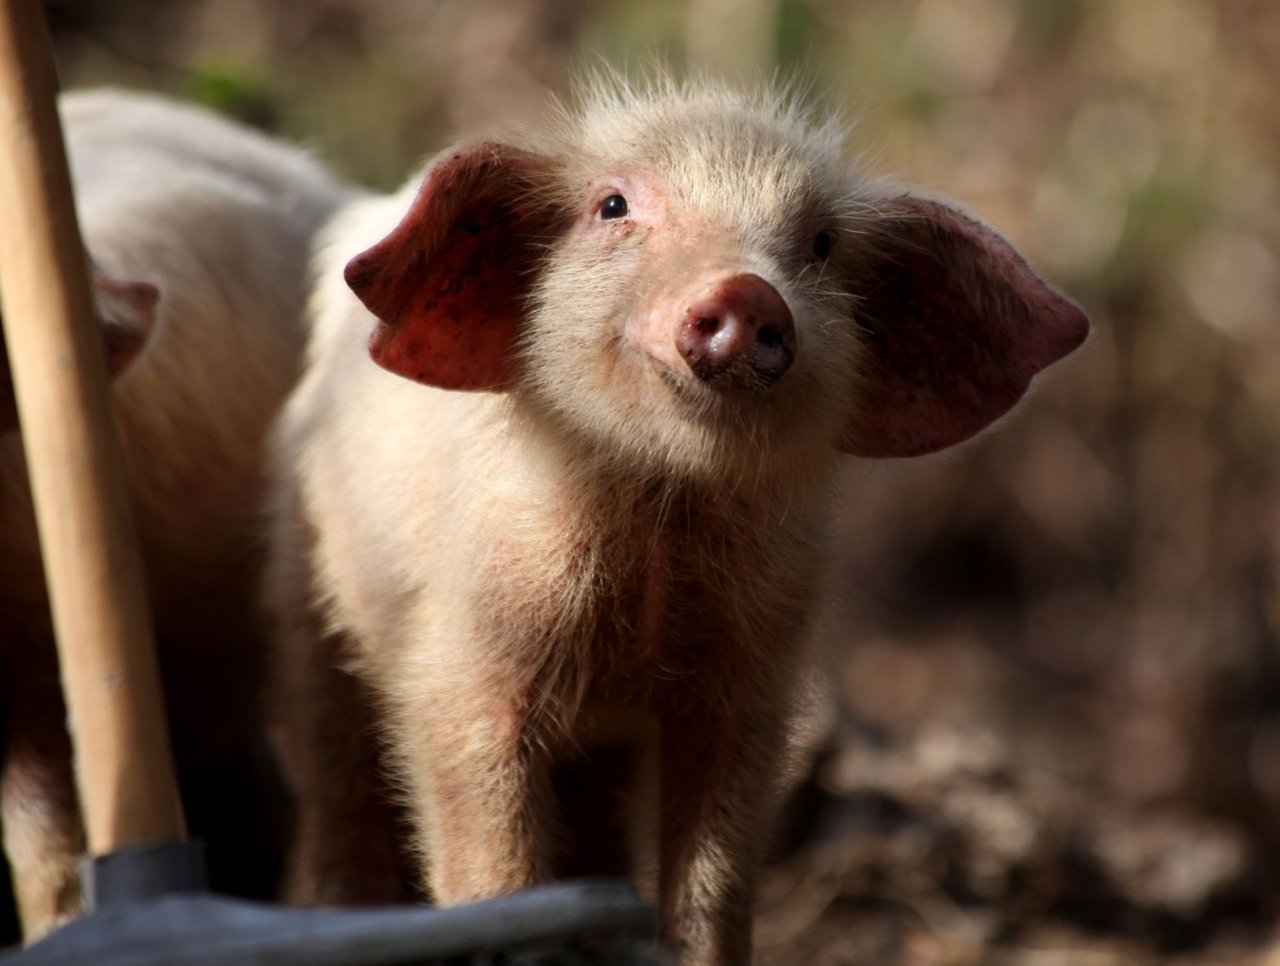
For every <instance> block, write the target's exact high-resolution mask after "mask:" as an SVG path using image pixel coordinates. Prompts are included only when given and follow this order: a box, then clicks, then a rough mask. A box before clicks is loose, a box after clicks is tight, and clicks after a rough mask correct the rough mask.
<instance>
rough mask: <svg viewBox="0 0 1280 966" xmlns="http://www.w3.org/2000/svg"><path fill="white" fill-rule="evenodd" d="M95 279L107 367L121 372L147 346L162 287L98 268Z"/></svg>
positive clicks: (94, 273)
mask: <svg viewBox="0 0 1280 966" xmlns="http://www.w3.org/2000/svg"><path fill="white" fill-rule="evenodd" d="M91 281H92V283H93V299H94V308H95V309H96V311H97V315H98V325H99V328H100V329H101V331H102V344H103V346H104V347H105V349H106V355H107V369H108V371H109V372H111V374H112V375H117V374H119V373H120V372H122V371H123V370H124V369H125V368H127V367H128V366H129V364H130V363H131V362H133V360H134V359H136V358H137V357H138V355H139V353H141V352H142V348H143V346H145V345H146V342H147V338H148V336H149V335H150V333H151V328H152V326H153V325H154V324H155V318H156V305H157V303H158V302H159V301H160V290H159V289H157V288H156V287H155V286H154V285H152V284H151V283H150V282H136V281H121V280H119V279H114V278H110V277H108V276H106V275H102V274H99V273H98V272H96V271H95V272H93V273H92V274H91Z"/></svg>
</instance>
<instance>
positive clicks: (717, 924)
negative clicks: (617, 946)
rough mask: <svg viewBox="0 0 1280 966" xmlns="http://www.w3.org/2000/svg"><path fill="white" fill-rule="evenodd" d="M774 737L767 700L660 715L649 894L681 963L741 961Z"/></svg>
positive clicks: (732, 965) (730, 965) (775, 750)
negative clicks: (656, 827)
mask: <svg viewBox="0 0 1280 966" xmlns="http://www.w3.org/2000/svg"><path fill="white" fill-rule="evenodd" d="M782 734H783V716H782V714H781V712H780V710H779V709H778V708H776V707H758V708H755V709H747V708H738V709H736V710H735V711H734V712H731V713H729V714H726V715H723V716H717V717H714V718H713V717H711V715H710V712H705V713H703V714H698V713H695V712H685V713H683V714H674V715H669V716H667V717H665V718H664V719H663V722H662V739H661V756H662V766H661V775H662V779H661V793H660V794H661V820H660V821H661V827H660V836H661V839H660V847H659V850H660V856H659V861H660V870H659V887H658V891H659V902H660V905H661V912H662V916H661V918H662V931H663V936H662V938H663V944H664V946H666V947H667V949H668V950H670V951H671V952H672V953H674V954H676V955H677V956H678V957H679V959H678V961H679V963H680V964H681V966H744V964H746V963H748V962H750V960H751V911H752V903H753V898H754V878H755V872H756V866H757V864H758V862H759V858H760V852H761V849H762V847H763V843H764V839H765V836H766V835H767V833H768V830H769V828H770V827H771V825H772V819H773V811H774V799H775V797H776V796H775V791H774V786H775V784H776V780H775V779H776V771H777V762H778V760H779V756H780V749H781V745H782Z"/></svg>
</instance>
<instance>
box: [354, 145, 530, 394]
mask: <svg viewBox="0 0 1280 966" xmlns="http://www.w3.org/2000/svg"><path fill="white" fill-rule="evenodd" d="M545 170H546V164H545V162H544V161H543V159H541V158H540V157H538V156H537V155H534V154H530V153H528V152H525V151H520V150H518V149H516V148H512V147H508V146H506V145H501V144H477V145H472V146H469V147H464V148H462V149H460V150H458V151H457V152H455V153H453V154H451V155H449V156H447V157H445V158H444V159H443V160H441V161H439V162H437V163H436V164H435V165H433V166H432V168H431V170H430V171H429V172H428V173H427V177H426V181H425V182H424V183H423V185H422V187H421V188H420V189H419V191H418V194H417V197H416V198H415V199H414V201H413V205H412V206H411V207H410V209H409V212H408V214H406V215H405V216H404V219H403V220H402V221H401V222H400V224H399V225H397V226H396V228H395V230H394V231H393V232H392V233H391V234H390V235H388V236H387V237H386V238H384V239H383V240H382V241H380V242H379V243H378V244H376V245H374V246H373V247H372V248H370V249H369V250H368V251H366V252H364V253H363V254H361V255H357V256H356V257H355V258H353V259H352V260H351V261H350V262H349V263H348V264H347V268H346V272H345V277H346V280H347V284H348V285H350V286H351V289H352V290H353V291H354V292H355V293H356V295H357V296H358V297H359V298H360V301H361V302H363V303H364V304H365V306H366V307H367V308H368V309H369V311H371V312H372V313H373V314H374V315H376V316H377V317H378V319H379V325H378V327H377V329H376V330H375V331H374V333H373V336H372V338H371V339H370V340H369V354H370V355H371V356H372V357H373V360H374V361H375V362H377V363H378V365H380V366H382V367H383V368H384V369H388V370H390V371H391V372H394V373H396V374H397V375H401V376H404V377H405V378H406V379H413V380H415V381H417V382H421V383H425V384H427V385H429V386H438V387H440V388H442V389H487V390H498V389H505V388H508V387H509V386H511V385H512V383H513V382H514V381H515V369H514V359H513V356H514V349H515V345H516V341H517V338H518V335H519V332H520V328H521V321H522V319H523V317H524V313H525V303H526V300H527V298H528V295H529V285H530V281H531V275H532V269H533V266H534V263H535V259H536V254H537V250H538V249H537V244H536V240H537V238H538V237H539V236H540V234H542V233H545V231H546V230H547V222H546V218H545V207H544V206H543V205H542V204H540V203H539V202H538V201H537V200H536V198H537V188H538V185H539V183H540V182H541V181H542V179H543V177H545Z"/></svg>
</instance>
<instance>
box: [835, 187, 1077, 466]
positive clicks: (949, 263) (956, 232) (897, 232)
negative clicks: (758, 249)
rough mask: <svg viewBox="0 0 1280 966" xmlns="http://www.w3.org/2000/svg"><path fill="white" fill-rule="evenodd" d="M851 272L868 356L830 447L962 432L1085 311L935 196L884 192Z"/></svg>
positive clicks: (998, 408) (867, 450)
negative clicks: (865, 252)
mask: <svg viewBox="0 0 1280 966" xmlns="http://www.w3.org/2000/svg"><path fill="white" fill-rule="evenodd" d="M880 211H881V218H882V219H883V220H882V221H880V222H879V223H878V224H877V226H876V229H875V230H874V232H873V236H872V237H873V238H874V242H873V243H872V254H871V255H870V256H869V257H868V258H867V259H864V260H862V264H860V265H859V266H858V268H857V276H856V278H854V279H852V280H851V288H852V293H853V295H854V296H855V298H856V299H857V301H856V303H855V305H854V316H855V319H856V321H857V322H858V323H859V324H860V325H861V326H862V327H863V329H864V330H865V331H866V334H867V343H868V349H869V351H868V358H867V360H866V362H865V364H864V365H863V366H861V367H859V370H860V371H859V378H860V384H859V385H858V386H857V387H856V388H855V391H856V392H857V394H858V397H859V402H860V406H859V408H858V417H857V419H856V421H855V422H854V424H853V425H850V426H849V427H847V428H846V432H845V435H844V438H843V439H842V440H841V448H842V449H844V450H846V451H847V452H850V453H854V454H857V455H859V456H875V457H886V456H918V455H921V454H924V453H931V452H934V451H936V450H940V449H945V448H946V447H948V446H951V445H954V444H955V443H959V442H962V441H963V440H966V439H968V438H969V437H971V436H973V435H974V434H975V433H977V432H979V431H980V430H982V429H983V428H984V427H986V426H988V425H989V424H990V423H992V422H993V421H994V420H996V419H998V418H1000V417H1001V416H1003V415H1004V414H1005V413H1007V412H1008V411H1009V410H1010V409H1012V408H1013V406H1014V404H1015V403H1017V401H1018V400H1019V399H1021V398H1022V396H1023V394H1024V393H1025V392H1026V391H1027V388H1028V386H1030V384H1031V380H1032V378H1033V377H1034V376H1035V375H1036V373H1038V372H1040V370H1042V369H1044V368H1045V367H1047V366H1049V365H1051V364H1052V363H1054V362H1056V361H1057V360H1058V359H1061V358H1062V357H1063V356H1065V355H1067V354H1068V353H1069V352H1071V351H1072V350H1073V349H1075V348H1076V347H1077V346H1079V345H1080V344H1081V343H1082V342H1083V341H1084V340H1085V337H1086V336H1087V335H1088V334H1089V321H1088V319H1086V318H1085V316H1084V313H1083V312H1081V311H1080V309H1079V308H1078V307H1076V305H1074V304H1073V303H1072V302H1071V301H1069V300H1068V299H1066V298H1065V297H1063V296H1062V295H1061V294H1059V293H1058V292H1056V291H1054V289H1053V288H1051V287H1050V286H1049V284H1048V283H1047V282H1045V281H1044V279H1042V278H1041V277H1040V276H1039V275H1037V274H1036V273H1035V272H1034V271H1033V270H1032V269H1031V267H1030V266H1029V265H1028V264H1027V263H1026V262H1025V261H1024V260H1023V259H1022V257H1021V256H1020V255H1019V254H1018V253H1017V252H1016V251H1014V249H1013V247H1012V246H1011V245H1010V244H1009V243H1008V242H1007V241H1005V240H1004V239H1003V238H1001V237H1000V236H999V235H998V234H997V233H996V232H995V231H993V230H992V229H991V228H989V227H987V226H986V225H984V224H982V223H981V222H978V221H975V220H974V219H972V218H970V217H968V216H967V215H964V214H962V213H961V212H959V211H957V210H955V209H954V208H951V207H950V206H948V205H945V204H943V203H941V202H938V201H932V200H928V199H923V198H917V197H913V196H911V195H904V196H902V197H900V198H896V199H893V200H892V201H889V202H887V203H886V204H884V205H883V206H882V207H881V209H880Z"/></svg>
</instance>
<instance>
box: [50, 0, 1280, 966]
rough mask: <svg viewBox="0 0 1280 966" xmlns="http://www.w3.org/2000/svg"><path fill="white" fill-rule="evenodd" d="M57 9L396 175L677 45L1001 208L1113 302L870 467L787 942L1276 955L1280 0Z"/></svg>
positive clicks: (106, 65)
mask: <svg viewBox="0 0 1280 966" xmlns="http://www.w3.org/2000/svg"><path fill="white" fill-rule="evenodd" d="M47 6H48V10H49V13H50V16H51V18H52V22H53V23H54V26H55V33H56V37H57V44H58V50H59V56H60V64H61V70H62V73H63V78H64V81H65V82H66V84H67V85H69V86H80V85H87V84H102V83H113V84H125V85H130V86H140V87H147V88H154V89H160V90H167V91H170V92H173V93H175V94H177V95H179V96H187V97H193V98H195V99H197V100H199V101H201V102H203V103H206V104H210V105H212V106H214V107H216V108H218V109H221V110H226V111H229V112H230V113H233V114H236V115H238V116H241V117H244V118H247V119H249V120H251V121H253V122H255V123H258V124H261V125H265V126H268V127H270V128H271V129H273V130H276V131H278V132H279V133H281V134H283V135H285V136H287V137H291V138H295V139H300V140H303V141H305V142H307V143H309V144H311V145H312V146H314V148H315V149H316V151H317V152H318V153H320V154H321V155H322V156H324V157H325V158H327V159H328V160H329V161H331V162H333V163H334V164H335V165H336V166H337V167H339V168H340V169H341V170H343V171H345V172H346V173H347V174H348V175H350V176H352V177H354V178H356V179H358V180H361V181H363V182H365V183H368V184H371V185H376V186H380V187H389V186H392V185H395V184H397V183H398V182H399V181H401V180H402V179H403V178H405V177H406V176H407V175H408V174H409V173H410V172H411V171H412V169H413V167H414V165H415V163H416V162H417V161H419V160H420V159H421V158H422V157H423V156H424V155H426V154H428V153H429V152H431V151H432V150H434V149H436V148H438V147H440V146H441V145H443V144H444V143H446V142H447V141H448V140H449V139H450V138H451V137H453V136H454V135H455V134H456V133H457V132H459V131H465V130H469V129H473V128H476V127H484V126H486V125H488V124H490V123H491V122H493V121H495V120H497V119H499V118H502V117H504V116H508V115H510V114H513V113H520V112H523V111H525V110H527V109H528V108H529V107H530V106H531V105H533V104H534V103H536V102H537V101H538V100H539V99H540V98H541V97H542V96H543V92H544V91H546V90H556V91H563V90H565V89H566V88H567V86H568V85H569V84H570V80H571V77H572V75H573V72H574V70H575V68H577V67H580V66H582V65H590V64H592V63H596V62H598V61H600V60H603V61H605V62H608V63H612V64H615V65H617V66H619V67H621V68H622V69H624V70H627V71H641V70H643V69H644V68H645V65H646V64H648V63H651V62H652V61H653V60H655V59H657V60H662V61H665V62H668V63H670V64H671V65H672V66H673V67H674V68H675V69H677V70H684V69H689V68H693V69H698V70H708V71H710V72H711V73H714V74H717V75H724V76H728V77H731V78H741V79H743V80H759V79H761V78H764V79H767V78H769V77H771V76H773V75H774V73H775V71H781V73H782V75H783V76H787V75H791V74H796V75H799V76H800V77H802V78H803V79H804V80H805V81H806V82H807V83H808V84H809V85H810V87H811V90H812V96H813V98H814V99H815V100H816V101H818V102H820V103H822V104H823V105H825V106H827V107H829V108H832V109H836V110H840V111H842V112H845V113H847V114H849V115H851V116H853V117H858V118H860V123H859V126H858V129H857V132H856V133H857V137H856V142H857V147H858V149H860V150H862V151H864V152H866V153H867V156H868V157H869V158H870V159H871V161H872V162H873V166H874V167H875V168H876V169H877V170H880V171H885V172H895V173H897V174H899V175H900V176H901V177H902V178H903V179H904V180H906V181H908V182H913V183H919V184H928V185H931V186H934V187H936V188H938V189H940V190H943V191H946V192H947V193H949V194H952V195H954V196H956V197H957V198H960V199H962V200H963V201H964V202H965V203H967V204H968V205H970V206H972V207H973V208H975V209H976V210H978V211H980V212H982V213H983V214H985V215H986V216H987V217H989V218H990V219H991V220H992V221H993V222H995V223H997V224H999V225H1000V226H1001V227H1002V228H1003V229H1004V230H1005V231H1007V232H1008V233H1009V234H1010V236H1011V237H1014V238H1016V239H1018V240H1019V242H1020V243H1021V244H1022V246H1023V247H1024V249H1025V251H1026V252H1027V253H1028V255H1029V256H1030V257H1031V258H1032V260H1033V261H1035V262H1036V263H1037V264H1038V265H1040V266H1041V267H1042V269H1043V270H1044V271H1045V272H1046V273H1047V274H1048V275H1050V276H1051V277H1052V278H1053V279H1054V280H1055V281H1056V282H1057V283H1058V284H1060V285H1061V286H1062V287H1063V288H1064V289H1065V290H1067V291H1069V292H1070V293H1071V294H1072V295H1073V296H1074V297H1076V298H1077V299H1079V300H1080V301H1081V302H1082V303H1083V304H1084V305H1085V306H1086V308H1087V309H1088V310H1089V312H1090V314H1091V316H1092V317H1093V319H1094V322H1095V324H1096V333H1095V335H1094V336H1093V338H1092V340H1091V341H1090V343H1089V344H1088V345H1087V346H1086V347H1085V348H1084V349H1083V350H1082V351H1081V352H1080V353H1079V354H1078V355H1077V356H1076V357H1075V358H1074V359H1073V360H1072V361H1071V362H1069V363H1068V364H1067V365H1065V366H1063V367H1061V369H1060V370H1058V371H1055V372H1053V373H1052V374H1050V375H1049V376H1048V377H1047V378H1045V379H1044V380H1042V384H1041V385H1039V386H1038V388H1037V391H1036V392H1035V394H1034V398H1033V399H1032V400H1031V402H1030V404H1029V405H1027V406H1026V407H1025V408H1024V409H1023V411H1022V412H1021V413H1020V414H1019V415H1017V416H1016V417H1014V418H1012V419H1010V420H1008V421H1007V422H1006V424H1005V425H1003V426H1002V427H1001V428H1000V429H999V431H998V432H996V433H993V434H991V435H989V436H988V437H987V438H985V439H984V440H982V441H981V442H979V443H976V444H974V445H972V446H969V447H967V449H966V451H965V452H964V453H962V454H959V455H950V456H944V457H939V458H935V459H932V460H928V461H922V462H916V463H911V464H903V465H888V466H876V467H865V468H860V469H859V470H857V471H851V473H850V476H851V486H850V487H849V491H850V493H851V497H850V500H849V505H848V507H847V510H846V512H845V513H844V514H843V515H842V517H841V520H840V523H839V529H840V534H841V538H842V546H843V548H844V555H843V563H842V570H841V573H840V576H841V584H842V588H843V589H844V594H843V601H844V602H843V604H842V605H841V606H840V607H839V608H838V613H836V614H835V615H833V620H832V622H831V626H832V632H831V634H830V638H831V642H830V643H831V645H832V646H831V648H830V653H831V660H830V671H831V673H830V676H829V677H830V680H831V681H832V682H833V686H834V691H835V692H836V694H835V698H836V701H835V705H836V707H837V708H838V712H837V713H836V714H835V725H834V726H833V736H832V738H831V739H830V740H829V744H828V749H827V751H826V752H825V753H824V755H823V757H822V759H821V760H820V762H819V765H818V767H817V768H816V770H815V775H814V779H813V782H812V787H811V788H810V789H809V792H810V802H809V805H808V806H807V807H808V809H809V810H808V811H807V812H806V811H804V810H803V809H801V810H800V811H799V812H798V814H799V815H800V816H801V818H800V819H798V822H799V827H800V829H801V831H800V832H799V833H798V841H799V842H801V843H803V844H802V845H801V846H800V850H799V851H798V852H792V853H791V854H790V855H789V856H788V857H787V858H785V859H784V860H783V862H782V863H781V864H780V865H779V866H778V869H777V871H776V872H775V875H774V877H773V878H772V879H771V880H770V883H769V885H768V888H767V890H766V904H765V913H764V915H763V917H762V922H761V935H762V944H763V947H764V950H765V952H764V954H763V955H764V956H765V958H766V959H768V961H769V962H778V963H787V962H792V961H797V960H798V958H799V957H800V955H801V953H802V952H803V955H804V957H805V958H806V959H808V960H811V961H813V962H814V963H845V962H848V963H902V964H920V966H923V964H942V963H952V964H960V963H988V962H989V963H1009V964H1026V966H1049V964H1064V966H1065V964H1085V963H1089V964H1110V963H1116V964H1119V963H1126V964H1131V963H1148V962H1162V961H1170V962H1173V961H1178V962H1186V963H1191V962H1196V963H1253V964H1259V966H1261V964H1264V963H1280V944H1277V937H1274V936H1272V935H1271V934H1270V923H1271V922H1272V921H1273V920H1274V916H1275V912H1276V911H1277V910H1276V897H1277V887H1278V879H1277V876H1276V872H1275V869H1276V866H1277V860H1278V859H1280V647H1278V646H1277V637H1278V634H1280V595H1278V594H1277V566H1276V564H1277V555H1278V552H1280V550H1278V547H1280V544H1278V542H1277V538H1278V536H1280V474H1278V473H1277V470H1278V468H1280V420H1277V413H1278V412H1280V262H1278V258H1280V204H1278V202H1280V197H1278V196H1280V180H1278V178H1280V175H1278V173H1280V4H1276V3H1274V2H1273V0H1218V2H1213V0H1149V2H1148V0H1142V2H1139V0H648V2H643V3H620V2H608V0H563V2H555V0H467V2H463V0H437V2H429V0H417V2H410V0H397V2H382V3H375V2H372V0H311V2H301V0H294V2H289V0H275V2H263V0H181V2H180V0H114V2H111V3H105V2H100V0H53V2H49V3H48V5H47ZM975 749H976V750H975ZM1269 950H1270V951H1269Z"/></svg>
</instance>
